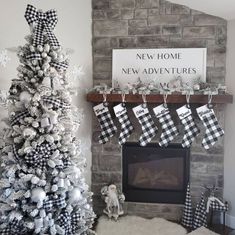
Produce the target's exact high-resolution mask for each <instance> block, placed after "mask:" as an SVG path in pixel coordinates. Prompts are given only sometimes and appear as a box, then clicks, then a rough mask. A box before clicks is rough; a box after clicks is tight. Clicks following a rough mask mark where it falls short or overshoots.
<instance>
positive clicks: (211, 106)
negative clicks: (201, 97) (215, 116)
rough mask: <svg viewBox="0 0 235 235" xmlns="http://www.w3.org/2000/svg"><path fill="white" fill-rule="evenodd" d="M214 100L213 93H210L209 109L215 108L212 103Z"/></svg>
mask: <svg viewBox="0 0 235 235" xmlns="http://www.w3.org/2000/svg"><path fill="white" fill-rule="evenodd" d="M212 98H213V96H212V93H211V92H210V94H208V104H207V107H208V108H209V109H212V108H213V104H212V103H211V102H212Z"/></svg>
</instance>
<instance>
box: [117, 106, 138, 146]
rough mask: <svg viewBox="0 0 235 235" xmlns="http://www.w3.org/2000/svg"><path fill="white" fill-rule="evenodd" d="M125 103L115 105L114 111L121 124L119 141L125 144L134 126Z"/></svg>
mask: <svg viewBox="0 0 235 235" xmlns="http://www.w3.org/2000/svg"><path fill="white" fill-rule="evenodd" d="M124 105H125V104H123V103H122V104H119V105H117V106H115V107H114V112H115V115H116V117H117V118H118V121H119V122H120V124H121V132H120V135H119V138H118V143H119V144H120V145H123V144H125V143H126V141H127V139H128V138H129V137H130V135H131V133H132V131H133V130H134V127H133V126H132V124H131V122H130V119H129V117H128V114H127V109H126V107H125V106H124Z"/></svg>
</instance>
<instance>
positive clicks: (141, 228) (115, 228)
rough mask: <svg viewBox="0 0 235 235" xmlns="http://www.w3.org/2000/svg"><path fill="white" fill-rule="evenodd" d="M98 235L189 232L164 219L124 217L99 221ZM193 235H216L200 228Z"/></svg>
mask: <svg viewBox="0 0 235 235" xmlns="http://www.w3.org/2000/svg"><path fill="white" fill-rule="evenodd" d="M96 233H97V235H185V234H187V231H186V230H185V229H184V228H183V227H182V226H181V225H179V224H176V223H173V222H169V221H167V220H165V219H162V218H153V219H144V218H141V217H137V216H124V217H121V218H120V219H119V220H118V221H117V222H115V221H113V220H109V219H108V218H107V217H104V216H102V217H100V218H99V220H98V224H97V228H96ZM190 234H191V235H215V234H216V233H213V232H211V231H209V230H208V229H206V228H200V229H198V230H196V231H193V232H192V233H190Z"/></svg>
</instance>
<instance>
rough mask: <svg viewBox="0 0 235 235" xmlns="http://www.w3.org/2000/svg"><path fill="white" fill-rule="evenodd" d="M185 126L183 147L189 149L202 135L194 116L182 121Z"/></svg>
mask: <svg viewBox="0 0 235 235" xmlns="http://www.w3.org/2000/svg"><path fill="white" fill-rule="evenodd" d="M181 122H182V124H183V125H184V136H183V140H182V147H183V148H189V147H190V146H191V144H192V143H193V141H194V139H195V138H196V136H197V135H199V133H200V129H199V128H198V127H197V125H196V123H195V121H194V119H193V117H192V115H189V116H187V117H186V118H184V119H182V120H181Z"/></svg>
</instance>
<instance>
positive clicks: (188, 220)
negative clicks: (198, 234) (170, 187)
mask: <svg viewBox="0 0 235 235" xmlns="http://www.w3.org/2000/svg"><path fill="white" fill-rule="evenodd" d="M181 224H182V225H183V226H185V227H187V228H192V227H193V208H192V199H191V193H190V185H189V184H188V186H187V192H186V198H185V204H184V211H183V217H182V220H181Z"/></svg>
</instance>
